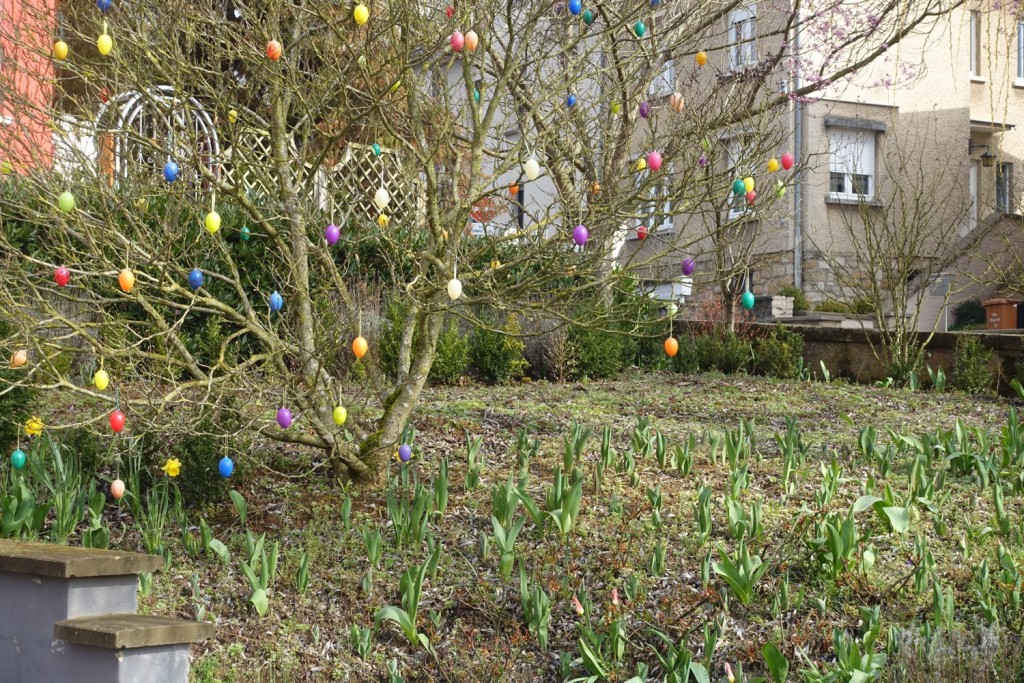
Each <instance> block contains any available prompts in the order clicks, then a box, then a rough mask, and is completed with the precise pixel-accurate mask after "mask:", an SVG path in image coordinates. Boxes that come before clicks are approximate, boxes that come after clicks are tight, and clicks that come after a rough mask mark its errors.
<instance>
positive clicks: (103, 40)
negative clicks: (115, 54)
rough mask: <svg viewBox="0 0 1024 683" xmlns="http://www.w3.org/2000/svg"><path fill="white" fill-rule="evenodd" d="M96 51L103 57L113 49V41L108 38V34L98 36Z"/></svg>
mask: <svg viewBox="0 0 1024 683" xmlns="http://www.w3.org/2000/svg"><path fill="white" fill-rule="evenodd" d="M96 49H97V50H99V51H100V54H101V55H103V56H104V57H106V56H107V55H109V54H110V51H111V50H113V49H114V39H113V38H111V37H110V34H109V33H102V34H100V37H99V38H97V39H96Z"/></svg>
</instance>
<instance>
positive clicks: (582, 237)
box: [572, 225, 590, 247]
mask: <svg viewBox="0 0 1024 683" xmlns="http://www.w3.org/2000/svg"><path fill="white" fill-rule="evenodd" d="M589 237H590V231H588V230H587V226H585V225H577V226H576V227H575V228H574V229H573V231H572V241H573V242H575V243H576V244H577V245H579V246H581V247H582V246H583V245H584V244H586V243H587V239H588V238H589Z"/></svg>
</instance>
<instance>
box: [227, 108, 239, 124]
mask: <svg viewBox="0 0 1024 683" xmlns="http://www.w3.org/2000/svg"><path fill="white" fill-rule="evenodd" d="M228 123H230V124H231V125H234V124H236V123H238V112H237V111H236V110H234V109H228Z"/></svg>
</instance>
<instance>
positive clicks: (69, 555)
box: [0, 540, 164, 579]
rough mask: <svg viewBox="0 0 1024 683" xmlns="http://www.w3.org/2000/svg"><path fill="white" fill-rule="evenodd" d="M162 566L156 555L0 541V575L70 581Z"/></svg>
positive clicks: (159, 558)
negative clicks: (9, 574)
mask: <svg viewBox="0 0 1024 683" xmlns="http://www.w3.org/2000/svg"><path fill="white" fill-rule="evenodd" d="M163 566H164V561H163V558H161V557H159V556H157V555H143V554H140V553H126V552H120V551H116V550H96V549H93V548H74V547H70V546H63V545H50V544H47V543H29V542H25V541H9V540H0V571H3V572H10V573H12V574H33V575H36V576H49V577H53V578H58V579H70V578H84V577H93V576H125V575H130V574H140V573H142V572H155V571H157V570H159V569H161V568H162V567H163Z"/></svg>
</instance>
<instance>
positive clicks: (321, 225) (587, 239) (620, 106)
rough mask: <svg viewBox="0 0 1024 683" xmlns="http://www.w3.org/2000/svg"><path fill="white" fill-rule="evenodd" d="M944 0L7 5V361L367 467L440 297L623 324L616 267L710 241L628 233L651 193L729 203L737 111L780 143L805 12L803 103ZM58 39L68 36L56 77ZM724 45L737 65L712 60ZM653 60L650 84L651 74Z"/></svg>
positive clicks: (393, 419) (423, 376) (132, 406)
mask: <svg viewBox="0 0 1024 683" xmlns="http://www.w3.org/2000/svg"><path fill="white" fill-rule="evenodd" d="M956 4H957V3H955V2H946V1H944V0H913V1H912V2H911V3H910V4H909V5H908V4H907V3H906V2H902V3H897V2H895V0H891V1H890V0H869V1H868V2H867V3H866V4H865V3H861V4H860V5H859V6H858V10H857V11H856V12H853V11H850V10H848V9H844V8H843V7H842V6H841V5H842V3H825V4H822V5H821V6H820V7H819V6H816V5H815V6H807V7H804V6H801V4H800V3H796V4H795V5H793V6H785V7H782V8H771V9H768V8H765V10H764V11H765V16H768V17H770V21H766V22H765V25H766V26H767V28H766V29H765V31H764V32H763V34H762V37H761V38H760V40H761V42H759V43H757V44H756V45H751V46H750V47H749V48H748V47H745V46H744V45H741V44H740V43H745V42H748V41H746V40H745V39H744V40H740V39H737V38H736V37H735V27H734V26H730V25H729V24H728V21H727V18H728V16H729V12H730V11H731V10H733V9H734V8H736V7H738V6H739V4H738V3H735V2H731V3H726V4H725V5H722V4H720V3H715V2H711V1H710V0H699V1H698V2H696V3H688V4H686V5H685V6H684V5H683V4H677V3H651V5H650V6H647V5H645V7H644V8H643V9H642V10H638V9H637V7H636V4H635V3H625V2H607V3H600V4H596V5H594V6H593V7H587V8H583V7H582V6H577V5H575V4H574V3H570V4H569V5H568V6H566V5H563V4H561V3H551V2H539V3H532V2H531V3H521V2H513V1H512V0H486V1H484V2H476V3H470V4H468V5H460V6H458V7H457V8H456V7H448V8H445V7H441V6H435V5H432V4H430V3H426V4H425V3H423V2H415V3H413V2H403V1H395V2H389V3H387V4H386V5H383V4H375V5H373V6H372V10H371V8H370V7H367V6H364V5H357V6H356V7H355V10H354V11H353V10H352V8H350V7H349V6H348V5H347V4H341V5H338V4H336V3H326V2H318V1H314V0H287V1H286V0H266V1H264V2H258V3H246V2H242V1H241V0H229V1H228V2H224V1H223V0H198V1H196V2H177V1H174V2H172V1H169V0H154V1H152V2H145V3H135V2H131V3H129V2H124V3H115V5H114V8H113V9H112V10H111V11H109V12H108V13H106V14H99V13H98V11H97V10H96V9H95V8H93V7H91V6H89V4H88V3H79V4H75V5H67V6H66V11H67V14H66V15H62V16H61V17H60V20H59V22H58V21H56V18H55V17H53V16H50V15H48V14H46V13H45V10H33V9H31V8H26V9H24V10H22V11H21V14H20V15H19V17H18V19H17V20H16V21H5V22H3V23H2V24H0V38H2V39H3V41H4V43H5V44H7V45H9V46H12V49H13V50H15V51H17V52H18V53H19V55H20V57H19V58H18V59H16V60H14V61H15V63H16V64H17V68H14V69H11V70H10V72H9V73H10V74H14V75H13V76H10V77H7V76H5V80H4V81H3V82H2V84H0V88H2V89H3V90H2V93H0V99H2V100H3V102H4V104H5V107H7V108H8V110H9V112H10V114H11V117H12V119H13V120H14V125H13V126H11V127H9V128H8V129H7V131H6V132H5V133H4V135H5V137H4V138H3V140H4V141H5V142H4V150H3V152H4V156H5V157H10V156H14V157H17V158H16V161H17V163H16V164H15V170H17V171H18V173H19V174H20V177H18V178H10V179H8V181H7V182H6V184H5V187H4V192H5V197H4V202H3V203H2V204H0V211H2V212H3V213H2V217H0V218H2V221H3V224H4V231H3V234H2V235H0V272H2V275H0V278H2V280H0V311H2V312H3V315H4V317H5V318H7V319H9V321H10V322H11V323H12V327H13V329H14V330H15V333H14V336H13V337H12V338H11V339H7V340H3V343H4V345H6V346H9V347H11V348H26V349H29V350H30V351H31V353H30V356H31V362H30V363H28V364H26V366H25V367H24V371H23V373H22V374H21V375H20V379H19V380H18V382H17V384H19V385H20V384H24V385H34V386H38V387H40V388H44V389H47V390H52V391H64V392H73V393H74V394H76V395H77V396H79V397H80V398H82V399H89V400H90V401H91V402H90V403H89V404H88V405H90V406H98V405H102V406H106V407H107V408H108V409H109V410H113V409H114V408H115V407H116V408H119V409H121V410H125V411H127V412H128V415H129V424H131V425H134V426H135V427H136V428H139V429H143V428H148V427H150V426H153V427H156V426H159V425H160V424H161V423H163V422H164V421H165V420H166V418H167V415H168V414H169V413H170V412H171V411H174V410H180V409H183V408H186V407H192V408H197V409H199V410H201V411H202V410H233V411H236V412H238V413H239V416H240V417H241V418H242V419H243V424H244V425H245V428H247V429H252V430H256V431H258V432H260V433H261V434H263V435H264V436H266V437H268V438H271V439H276V440H280V441H284V442H290V443H295V444H301V445H304V446H308V447H312V448H315V449H320V450H321V451H323V452H324V453H325V455H326V457H327V460H328V462H329V463H330V465H331V467H332V469H333V470H334V471H335V472H336V473H337V474H338V475H339V476H342V477H346V478H350V479H354V480H358V481H366V482H378V481H380V480H381V478H382V477H383V476H384V474H385V473H386V469H387V468H386V463H387V459H388V458H389V456H391V454H392V453H393V452H394V450H395V445H396V444H397V442H398V441H399V439H400V438H401V435H402V433H403V430H404V428H405V425H406V423H407V421H408V419H409V417H410V415H411V414H412V411H413V409H414V407H415V405H416V402H417V400H418V397H419V395H420V392H421V390H422V389H423V386H424V384H425V382H426V380H427V376H428V373H429V370H430V368H431V364H432V362H433V359H434V353H435V348H436V344H437V340H438V337H439V334H440V332H441V329H442V322H443V320H444V317H445V316H446V315H456V316H460V317H462V318H465V319H467V320H468V321H470V322H472V323H474V324H476V325H491V324H493V323H492V322H491V321H490V319H489V317H487V316H482V315H481V312H482V311H484V312H486V311H493V310H497V311H513V312H517V313H525V314H532V313H540V312H543V313H544V314H545V315H549V316H554V317H555V318H556V319H564V320H567V319H570V318H572V317H574V316H576V315H577V312H578V311H583V310H586V311H590V310H600V311H601V312H600V314H599V317H598V318H597V319H594V320H589V321H587V322H590V323H592V324H595V325H602V324H606V323H607V322H608V321H609V320H614V319H615V318H616V317H621V315H622V312H621V311H617V310H616V308H615V306H614V304H613V300H612V299H611V298H610V297H608V292H610V291H611V289H612V288H613V287H614V285H615V284H616V283H622V282H625V281H626V279H627V278H630V277H631V275H632V274H633V273H635V272H637V271H638V270H639V269H641V268H644V267H647V266H649V265H650V264H651V263H654V262H656V261H658V260H659V259H665V258H675V257H676V255H678V254H684V253H692V249H693V246H694V245H695V244H696V242H697V240H699V239H700V236H697V237H694V236H693V235H691V234H688V233H686V232H685V231H680V233H679V234H678V235H666V236H664V237H662V238H659V240H658V244H659V246H658V248H657V249H655V250H654V253H650V254H647V255H644V256H643V257H638V258H625V259H624V258H620V257H621V254H620V253H619V252H620V247H621V244H622V240H623V234H624V232H626V231H628V230H631V229H633V228H634V224H635V222H636V221H638V220H640V219H641V218H643V217H644V216H646V215H648V210H647V209H645V208H644V207H648V206H649V205H650V198H651V196H652V192H654V191H655V188H658V189H657V192H661V193H663V194H664V195H665V196H666V197H668V198H670V199H671V200H672V204H671V207H672V208H671V209H669V210H668V212H667V214H668V215H670V216H675V215H677V214H687V215H688V216H692V215H693V214H694V212H698V213H699V212H701V211H706V212H709V214H708V215H710V212H713V213H715V214H718V213H720V212H721V211H723V205H724V202H726V201H727V200H728V196H729V193H730V192H731V190H730V189H729V188H730V186H731V184H732V182H733V181H734V179H735V176H736V171H735V169H732V168H726V167H718V166H717V165H712V166H713V167H712V168H711V170H708V169H707V168H705V167H704V165H702V164H701V161H700V157H701V156H704V155H706V154H709V153H711V152H712V150H713V149H714V148H715V147H717V146H718V145H719V144H720V142H719V141H720V139H721V135H722V134H725V133H731V132H733V131H735V130H736V129H737V127H743V128H744V130H746V131H748V132H749V133H750V134H751V135H753V136H754V137H760V138H761V139H765V140H767V139H770V129H769V125H770V121H771V120H772V119H773V117H774V116H775V114H776V113H777V111H778V109H779V108H780V107H782V106H784V105H786V104H787V103H788V101H789V97H790V95H789V94H784V93H783V94H780V93H779V92H778V91H777V89H776V88H774V87H773V86H772V85H771V80H772V79H773V78H775V77H776V75H778V74H783V75H785V74H786V73H787V69H788V68H790V65H788V64H787V60H789V61H793V60H792V59H791V57H792V55H790V47H789V41H788V37H789V36H790V35H791V33H792V31H793V30H794V26H795V25H796V20H797V18H798V17H802V19H801V21H802V24H803V26H804V28H805V30H807V31H808V35H809V36H810V37H813V36H814V35H815V34H814V32H813V30H812V29H813V27H815V26H828V25H832V24H834V23H835V22H837V21H843V22H846V24H847V29H846V39H845V40H844V41H843V42H842V43H841V44H838V43H835V42H834V41H830V40H828V39H827V36H825V34H824V33H823V34H822V36H825V37H824V38H823V39H822V40H821V41H820V42H821V46H820V47H819V48H818V49H817V54H816V58H815V60H814V64H813V66H814V68H815V69H817V77H816V78H815V79H810V80H808V81H807V83H806V84H805V85H804V86H803V87H802V88H801V89H800V90H799V91H798V92H795V93H793V95H792V96H805V95H807V94H809V93H813V92H814V91H815V90H816V89H818V88H819V87H821V86H822V84H827V83H828V82H831V81H832V80H834V79H835V78H839V77H842V76H844V75H847V74H850V73H853V72H855V71H856V70H857V69H858V68H860V67H862V66H863V65H865V64H868V63H870V62H871V61H872V60H873V59H874V58H876V57H877V56H878V55H880V54H882V53H883V52H884V51H885V50H887V49H888V48H889V47H890V46H892V45H894V44H895V43H898V42H899V41H900V40H901V39H902V38H903V37H905V36H907V35H910V34H912V33H914V32H915V31H919V30H921V27H922V26H924V22H925V20H926V19H928V18H929V17H932V16H935V15H937V14H941V13H943V12H945V11H948V9H949V8H950V7H953V6H956ZM868 10H870V12H868ZM33 12H35V14H33ZM861 13H864V14H863V15H862V14H861ZM868 15H870V16H871V17H872V18H871V20H870V21H868V20H866V19H865V16H868ZM40 27H41V28H40ZM40 31H41V33H40ZM53 33H56V34H57V36H55V37H58V38H61V39H62V40H63V42H65V43H66V45H67V46H68V48H69V54H68V55H67V57H66V58H64V59H59V57H62V56H63V55H56V56H55V59H54V61H53V62H52V64H53V67H52V68H51V61H50V60H49V59H48V58H47V53H48V52H49V51H50V48H49V45H50V41H49V40H48V39H47V34H51V35H52V34H53ZM97 33H101V34H102V35H105V36H108V37H109V38H110V44H108V43H107V39H101V40H100V41H99V42H97ZM741 38H742V36H741ZM111 45H112V47H111ZM97 46H99V48H101V51H100V52H102V53H106V54H101V53H100V52H98V51H97ZM108 47H109V48H110V49H107V48H108ZM737 49H746V50H748V52H746V53H744V55H745V57H744V59H745V64H746V66H747V67H749V68H744V69H742V70H737V69H733V68H730V67H729V66H728V64H729V59H731V56H730V55H733V54H735V51H736V50H737ZM61 51H62V50H61ZM698 53H701V54H702V55H703V54H705V53H706V54H707V56H708V60H707V65H706V66H701V65H700V63H699V62H703V61H704V60H703V57H701V59H700V60H698V59H697V58H696V55H698ZM667 60H674V64H675V69H674V71H672V72H671V76H669V79H670V83H669V87H668V89H667V91H666V92H664V93H662V92H660V91H659V92H656V93H655V92H652V90H651V84H652V82H654V80H655V79H656V78H659V77H661V75H662V74H664V73H666V69H665V67H666V62H667ZM806 68H809V66H808V65H805V69H806ZM5 73H7V72H5ZM26 83H27V84H28V85H26ZM669 93H673V96H672V97H669V96H668V95H669ZM40 94H42V97H40ZM684 100H685V106H683V101H684ZM645 107H646V109H645ZM33 127H34V128H33ZM40 127H41V128H40ZM29 128H33V130H36V132H37V133H38V131H39V130H40V129H41V130H49V129H50V128H55V129H57V130H58V131H60V132H61V135H59V136H58V141H59V142H60V144H59V145H58V150H57V153H56V155H51V154H50V151H49V150H48V149H47V147H48V144H45V143H40V144H34V143H30V144H24V142H25V140H26V139H29V140H31V139H32V138H26V137H25V135H21V136H20V137H19V131H21V132H22V133H24V131H25V130H27V129H29ZM82 133H84V134H82ZM44 137H45V136H44ZM659 158H660V160H661V162H662V163H663V164H664V166H663V167H662V168H660V169H659V168H658V167H659V166H660V164H659ZM751 158H753V157H751ZM764 161H767V159H766V158H765V159H762V163H763V162H764ZM643 167H646V171H644V172H639V171H641V170H643ZM524 191H525V193H524ZM65 192H66V193H68V194H67V195H66V196H64V198H63V200H59V199H58V197H59V196H60V195H62V193H65ZM772 196H773V193H771V192H768V193H762V195H761V198H760V199H759V200H758V201H759V203H760V204H761V205H763V206H765V207H766V208H767V207H768V206H769V205H770V202H771V200H772ZM72 197H73V199H74V207H73V208H72V206H71V201H70V199H71V198H72ZM699 207H704V208H699ZM663 213H664V212H663ZM707 224H708V225H714V226H716V227H715V228H714V230H713V232H714V234H723V235H724V234H725V233H720V231H719V228H720V227H721V226H722V225H723V224H722V223H721V221H720V219H715V220H712V221H710V222H709V223H707ZM471 225H476V226H477V230H476V232H477V234H476V235H474V233H473V231H472V230H470V228H469V226H471ZM725 225H732V223H730V222H729V221H726V223H725ZM15 226H30V232H31V233H32V234H30V235H28V237H26V238H25V239H22V236H19V235H21V233H17V231H16V230H14V227H15ZM328 226H335V227H336V229H335V228H332V227H328ZM577 226H585V230H584V231H582V232H581V231H580V230H579V229H578V227H577ZM492 227H494V228H495V229H493V230H492V229H491V228H492ZM616 264H620V265H621V266H622V267H621V268H616V267H615V266H616ZM732 267H733V266H732V265H730V266H728V268H726V267H725V266H722V269H720V270H721V272H722V273H724V272H725V270H727V269H731V268H732ZM57 268H67V274H68V275H69V280H70V281H69V283H68V284H67V285H66V286H63V285H61V284H60V283H54V281H53V273H54V271H55V269H57ZM720 274H721V273H720ZM720 274H719V275H720ZM719 275H716V277H718V276H719ZM456 281H458V284H455V282H456ZM119 282H120V285H119ZM456 295H457V296H456ZM602 296H603V297H605V299H606V301H607V302H608V304H609V305H608V306H605V307H603V308H600V309H595V308H594V307H589V306H582V305H581V304H582V303H585V302H588V301H591V300H592V299H593V298H594V297H602ZM383 297H398V298H400V299H401V300H402V301H403V303H404V309H403V310H404V311H405V314H404V318H403V321H402V333H401V335H400V343H399V347H398V352H397V356H398V362H397V373H396V376H394V377H389V376H386V374H385V373H383V372H381V370H380V369H379V366H378V360H379V359H377V358H376V357H375V356H376V352H375V351H376V350H375V343H374V334H373V332H374V321H373V320H372V319H371V315H370V313H371V310H372V309H373V308H374V302H378V301H379V300H380V299H381V298H383ZM363 338H369V343H368V344H366V345H365V346H368V347H369V352H368V353H366V354H365V356H363V353H362V352H363V350H364V348H365V346H364V344H363V342H362V341H361V339H363ZM354 340H356V342H357V343H355V345H354V346H353V341H354ZM350 348H351V349H354V350H355V351H356V355H357V356H362V357H361V359H360V360H358V362H357V361H356V360H355V359H353V357H352V352H351V351H350V350H349V349H350ZM82 353H84V354H86V355H88V356H89V357H92V358H95V359H96V362H97V363H98V364H99V365H100V366H102V367H115V366H116V367H117V368H118V372H119V373H120V376H115V377H114V386H115V387H116V388H117V391H112V390H111V391H101V390H99V388H97V387H96V386H94V385H92V384H91V383H90V382H89V381H81V380H80V379H78V378H76V377H74V376H72V375H71V374H69V373H68V372H67V369H66V366H65V365H63V364H62V363H61V362H60V360H61V358H63V357H65V356H66V355H68V354H82ZM86 380H88V378H86ZM128 380H131V381H128ZM4 390H5V388H0V391H4ZM239 399H241V400H239ZM335 408H346V409H347V416H344V415H342V414H341V413H339V411H337V410H335ZM275 413H276V414H277V415H278V417H279V419H278V420H277V421H275ZM341 417H346V419H345V420H342V419H340V418H341ZM293 418H294V419H296V420H297V422H296V424H295V425H291V424H290V422H291V419H293ZM105 419H106V412H105V411H101V410H98V409H96V408H90V409H89V411H88V412H87V413H86V414H85V415H83V416H82V417H81V419H80V422H82V423H85V424H93V423H101V422H102V421H103V420H105ZM341 422H343V424H339V423H341Z"/></svg>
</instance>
